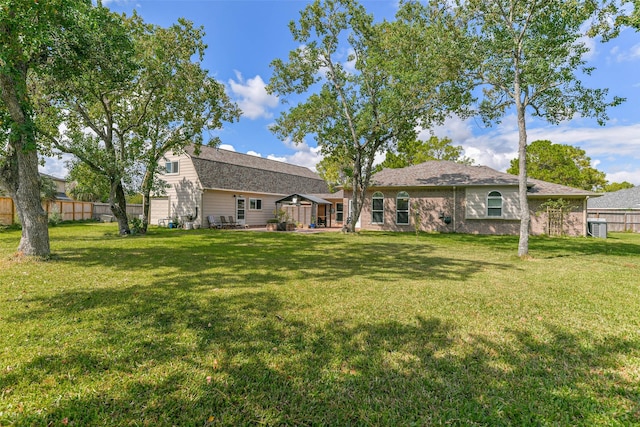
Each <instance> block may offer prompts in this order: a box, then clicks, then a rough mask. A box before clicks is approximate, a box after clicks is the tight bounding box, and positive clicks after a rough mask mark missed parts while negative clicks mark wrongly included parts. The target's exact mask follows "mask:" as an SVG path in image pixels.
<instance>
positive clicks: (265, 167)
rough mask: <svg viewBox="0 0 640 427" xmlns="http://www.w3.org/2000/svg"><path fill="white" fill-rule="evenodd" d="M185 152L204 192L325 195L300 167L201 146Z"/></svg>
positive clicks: (313, 175)
mask: <svg viewBox="0 0 640 427" xmlns="http://www.w3.org/2000/svg"><path fill="white" fill-rule="evenodd" d="M185 151H186V152H187V154H188V155H189V156H190V157H191V160H192V161H193V165H194V168H195V170H196V173H197V174H198V178H199V179H200V182H201V184H202V186H203V187H204V188H206V189H226V190H235V191H253V192H258V193H271V194H291V193H325V192H327V184H326V183H325V182H324V180H322V179H321V178H320V177H319V176H318V175H317V174H316V173H314V172H313V171H311V170H310V169H308V168H305V167H303V166H297V165H292V164H289V163H284V162H279V161H276V160H270V159H264V158H262V157H257V156H251V155H248V154H241V153H236V152H234V151H228V150H222V149H218V148H215V147H208V146H203V147H201V149H200V152H199V153H198V154H197V155H196V154H195V152H194V149H193V147H187V149H186V150H185Z"/></svg>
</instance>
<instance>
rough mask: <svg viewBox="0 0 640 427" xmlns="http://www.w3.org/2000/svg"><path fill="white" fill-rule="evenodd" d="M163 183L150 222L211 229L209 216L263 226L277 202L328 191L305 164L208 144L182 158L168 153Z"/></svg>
mask: <svg viewBox="0 0 640 427" xmlns="http://www.w3.org/2000/svg"><path fill="white" fill-rule="evenodd" d="M165 162H166V172H165V173H164V174H163V175H162V177H161V178H162V179H163V180H164V181H166V182H167V184H168V185H169V188H167V190H166V195H165V196H163V197H157V196H156V197H153V198H152V199H151V212H150V216H149V223H150V224H158V223H159V222H162V220H164V219H166V218H176V217H177V218H178V219H181V220H183V221H184V220H187V218H188V217H189V216H192V217H196V218H195V219H194V223H196V224H200V225H202V226H204V227H207V226H209V224H208V221H207V217H208V216H209V215H213V216H214V217H215V219H216V220H219V218H220V216H221V215H224V216H225V217H227V216H232V217H233V218H234V220H235V221H237V222H238V223H240V224H243V225H246V226H250V227H257V226H264V225H266V223H267V220H269V219H270V218H274V216H275V210H276V203H275V202H276V201H277V200H280V199H282V198H283V197H285V196H287V195H290V194H293V193H302V194H318V193H327V192H328V189H327V185H326V183H325V182H324V180H322V179H321V178H320V177H319V176H318V175H317V174H316V173H314V172H313V171H311V170H310V169H308V168H305V167H302V166H296V165H291V164H288V163H284V162H279V161H276V160H270V159H265V158H262V157H257V156H251V155H248V154H241V153H236V152H234V151H228V150H222V149H219V148H215V147H209V146H203V147H201V148H200V152H199V153H198V154H196V153H195V151H194V149H193V147H188V148H187V149H186V152H185V153H184V154H182V155H173V154H172V153H167V155H166V156H165Z"/></svg>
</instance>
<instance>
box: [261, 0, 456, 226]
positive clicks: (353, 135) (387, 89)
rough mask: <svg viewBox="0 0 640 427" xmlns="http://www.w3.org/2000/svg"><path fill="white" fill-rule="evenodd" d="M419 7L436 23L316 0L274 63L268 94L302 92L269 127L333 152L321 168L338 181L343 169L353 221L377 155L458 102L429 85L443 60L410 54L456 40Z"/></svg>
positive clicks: (349, 1)
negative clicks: (292, 46)
mask: <svg viewBox="0 0 640 427" xmlns="http://www.w3.org/2000/svg"><path fill="white" fill-rule="evenodd" d="M415 7H416V8H418V7H421V6H420V5H417V4H416V5H415ZM423 12H424V15H423V17H424V18H425V20H426V19H433V25H429V26H425V27H420V28H419V27H417V26H415V25H413V24H412V23H411V22H408V21H407V20H406V19H403V18H399V19H398V20H397V21H396V22H394V23H388V22H385V23H381V24H374V22H373V17H372V16H371V15H369V14H368V13H366V11H365V9H364V8H363V7H362V6H361V5H360V4H358V3H357V2H356V1H354V0H324V1H320V0H316V1H314V2H313V3H312V4H310V5H308V6H307V7H306V8H305V9H304V10H303V11H302V12H301V13H300V19H299V21H298V22H292V23H291V25H290V29H291V33H292V35H293V38H294V40H295V41H296V42H298V43H299V44H300V45H301V47H300V48H298V49H296V50H293V51H291V52H290V53H289V58H288V61H287V62H285V61H283V60H281V59H276V60H274V61H273V62H272V63H271V65H272V67H273V69H274V75H273V77H272V78H271V80H270V82H269V86H268V89H269V91H270V92H271V93H275V94H277V95H279V96H281V97H282V98H283V100H284V101H285V102H287V101H289V100H290V97H291V96H292V95H295V96H298V95H303V96H306V100H304V101H302V102H300V103H298V104H296V105H294V106H292V107H291V108H290V109H289V111H287V112H285V113H283V114H282V115H281V116H280V117H279V118H278V119H277V120H276V123H275V125H274V126H273V127H272V130H273V132H274V133H275V134H276V135H278V136H279V137H281V138H283V139H286V138H289V139H291V140H293V141H294V142H295V143H301V142H302V141H304V138H305V137H313V138H315V140H316V142H317V143H318V146H319V147H320V148H321V152H322V154H324V155H325V157H329V158H330V159H328V160H326V161H325V162H324V164H323V165H322V167H321V168H320V169H321V170H322V171H323V172H324V173H326V174H329V175H330V176H331V177H332V178H331V179H332V180H342V179H344V177H345V176H346V175H347V174H346V172H348V175H349V179H350V181H351V189H352V195H353V196H352V206H353V211H352V216H353V222H352V227H354V226H355V222H356V221H357V218H358V216H359V214H360V210H361V208H362V203H363V200H364V194H365V193H366V190H367V188H368V186H369V180H370V177H371V174H372V172H373V162H374V159H375V156H376V154H378V153H382V152H384V151H385V150H386V149H387V148H389V147H394V146H395V145H396V144H397V142H398V141H402V140H410V139H415V138H416V128H417V126H418V125H419V124H421V125H423V126H428V125H430V124H431V123H433V122H437V121H441V120H442V119H443V117H444V116H445V115H446V112H447V111H448V107H447V106H448V105H449V104H450V103H456V102H457V101H458V99H456V98H455V97H447V96H446V95H447V94H448V92H447V91H445V90H441V91H438V90H437V89H436V88H438V87H440V86H441V85H443V84H444V82H446V81H447V79H448V78H449V76H450V75H453V74H452V73H451V68H449V67H446V66H443V65H445V64H446V61H444V60H443V59H442V58H436V57H435V56H431V57H424V56H416V55H415V50H414V48H415V49H419V50H423V49H427V50H428V49H429V48H430V47H433V48H434V50H435V49H436V48H437V49H441V50H446V49H447V47H446V46H447V41H448V42H450V43H451V44H453V40H452V38H450V37H448V33H447V32H446V31H445V29H444V26H443V25H440V26H438V25H435V23H436V22H437V18H438V16H437V12H438V9H428V8H425V9H424V10H423ZM417 41H419V42H420V43H418V44H419V46H418V47H416V45H414V44H415V43H417ZM345 52H350V54H348V55H345ZM406 52H409V53H408V56H407V55H405V53H406ZM411 58H416V59H417V60H418V66H416V67H413V68H409V67H407V61H409V62H412V61H411ZM414 65H416V64H415V63H414ZM288 97H289V99H287V98H288ZM449 101H455V102H449Z"/></svg>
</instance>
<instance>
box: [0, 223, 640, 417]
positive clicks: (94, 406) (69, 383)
mask: <svg viewBox="0 0 640 427" xmlns="http://www.w3.org/2000/svg"><path fill="white" fill-rule="evenodd" d="M116 232H117V229H116V225H114V224H66V225H62V226H58V227H54V228H52V229H51V245H52V251H53V253H54V256H53V257H52V259H51V260H50V261H47V262H33V261H24V260H20V259H14V258H13V257H12V254H13V253H14V252H15V250H16V248H17V245H18V241H19V237H20V232H19V231H15V230H5V231H0V425H1V426H5V425H14V424H15V425H34V426H48V425H51V426H62V425H75V426H85V425H126V426H139V425H153V426H157V425H180V426H182V425H194V426H205V425H245V424H265V425H314V426H315V425H443V424H446V425H464V426H466V425H492V426H494V425H514V426H521V425H567V426H568V425H570V426H576V425H584V426H592V425H640V235H638V234H614V235H612V236H610V238H609V239H606V240H604V239H583V238H573V239H569V238H567V239H564V238H555V239H553V238H540V237H533V238H532V239H531V244H530V249H531V251H530V252H531V255H532V259H531V260H527V261H522V260H520V259H519V258H517V257H516V256H515V255H516V253H517V237H506V236H502V237H495V236H493V237H487V236H468V235H438V234H421V235H420V236H419V237H416V236H415V234H391V233H363V234H359V235H343V234H340V233H321V234H300V233H261V232H237V231H220V230H189V231H183V230H169V229H152V230H151V231H150V233H149V234H148V235H146V236H129V237H119V236H117V235H116Z"/></svg>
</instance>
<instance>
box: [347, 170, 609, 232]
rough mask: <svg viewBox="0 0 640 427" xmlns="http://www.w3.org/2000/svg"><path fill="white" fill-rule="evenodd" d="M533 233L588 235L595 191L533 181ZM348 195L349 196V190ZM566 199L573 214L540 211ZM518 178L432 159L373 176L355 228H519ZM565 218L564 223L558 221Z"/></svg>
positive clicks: (439, 230)
mask: <svg viewBox="0 0 640 427" xmlns="http://www.w3.org/2000/svg"><path fill="white" fill-rule="evenodd" d="M528 182H529V191H528V199H529V208H530V213H531V229H530V230H531V233H532V234H566V235H573V236H585V235H586V234H587V230H586V224H587V199H588V198H589V197H594V196H597V194H596V193H592V192H589V191H584V190H580V189H575V188H571V187H566V186H563V185H558V184H552V183H548V182H544V181H540V180H535V179H529V180H528ZM346 196H347V197H350V195H349V194H346ZM559 198H562V199H564V200H566V201H568V202H569V203H570V204H571V209H570V212H567V213H563V214H562V216H560V214H559V213H557V212H554V213H552V214H551V216H552V218H549V215H548V213H547V212H546V211H544V209H543V211H544V212H539V211H540V210H541V205H542V204H544V203H545V202H546V201H548V200H550V199H559ZM519 206H520V202H519V195H518V177H517V176H515V175H511V174H507V173H502V172H498V171H496V170H494V169H491V168H488V167H486V166H468V165H462V164H458V163H453V162H449V161H430V162H425V163H422V164H419V165H414V166H409V167H406V168H402V169H384V170H382V171H380V172H378V173H376V174H375V175H373V177H372V180H371V185H370V187H369V189H368V191H367V193H366V197H365V202H364V206H363V209H362V212H361V214H360V220H359V224H356V227H360V229H364V230H386V231H413V230H415V228H414V224H415V220H416V219H418V220H419V223H420V226H419V228H420V230H423V231H436V232H445V233H446V232H457V233H473V234H514V235H517V234H519V232H520V214H519V210H520V209H519ZM558 218H561V221H559V220H558Z"/></svg>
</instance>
